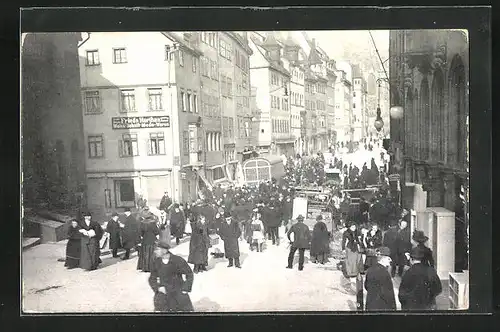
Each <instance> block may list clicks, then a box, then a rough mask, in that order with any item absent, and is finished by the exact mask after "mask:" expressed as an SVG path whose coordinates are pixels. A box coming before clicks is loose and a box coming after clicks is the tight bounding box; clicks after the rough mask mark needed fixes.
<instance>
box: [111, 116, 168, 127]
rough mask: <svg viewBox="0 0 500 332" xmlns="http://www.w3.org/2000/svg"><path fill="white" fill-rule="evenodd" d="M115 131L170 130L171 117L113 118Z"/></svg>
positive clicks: (112, 123)
mask: <svg viewBox="0 0 500 332" xmlns="http://www.w3.org/2000/svg"><path fill="white" fill-rule="evenodd" d="M111 125H112V128H113V129H137V128H168V127H170V117H169V116H134V117H113V118H111Z"/></svg>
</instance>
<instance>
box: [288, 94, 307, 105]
mask: <svg viewBox="0 0 500 332" xmlns="http://www.w3.org/2000/svg"><path fill="white" fill-rule="evenodd" d="M291 102H292V105H295V106H304V95H303V94H300V93H297V92H292V101H291Z"/></svg>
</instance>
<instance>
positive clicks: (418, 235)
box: [412, 230, 434, 267]
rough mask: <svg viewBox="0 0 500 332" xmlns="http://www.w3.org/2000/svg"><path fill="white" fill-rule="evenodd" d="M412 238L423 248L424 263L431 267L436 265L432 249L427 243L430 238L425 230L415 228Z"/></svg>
mask: <svg viewBox="0 0 500 332" xmlns="http://www.w3.org/2000/svg"><path fill="white" fill-rule="evenodd" d="M412 240H413V241H415V242H416V243H417V247H419V248H420V249H422V251H423V252H424V257H423V258H422V264H425V265H427V266H430V267H434V257H433V255H432V250H431V249H430V248H428V247H427V246H426V245H425V243H426V242H427V240H429V238H428V237H427V236H425V234H424V232H422V231H419V230H415V231H414V232H413V236H412Z"/></svg>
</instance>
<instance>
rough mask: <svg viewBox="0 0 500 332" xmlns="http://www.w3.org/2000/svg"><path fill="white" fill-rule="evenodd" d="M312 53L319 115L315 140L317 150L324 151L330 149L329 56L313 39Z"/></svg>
mask: <svg viewBox="0 0 500 332" xmlns="http://www.w3.org/2000/svg"><path fill="white" fill-rule="evenodd" d="M310 44H311V51H310V53H309V58H308V61H309V64H310V65H311V69H312V70H313V72H314V73H315V75H316V78H317V83H316V86H315V88H314V91H315V94H316V113H317V132H316V137H314V139H315V146H314V148H315V150H316V151H324V150H326V149H328V147H329V146H328V140H329V139H328V138H329V136H328V128H327V124H328V113H327V106H326V105H327V102H328V98H327V94H326V89H327V86H328V77H327V69H326V67H327V63H328V60H329V59H328V56H327V55H326V53H325V52H324V51H323V50H321V48H319V47H318V46H317V45H316V41H315V39H314V38H313V39H312V40H311V43H310Z"/></svg>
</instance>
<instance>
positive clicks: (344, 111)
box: [335, 69, 353, 146]
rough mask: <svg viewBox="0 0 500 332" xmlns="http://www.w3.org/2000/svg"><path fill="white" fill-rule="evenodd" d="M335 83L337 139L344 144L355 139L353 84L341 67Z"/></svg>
mask: <svg viewBox="0 0 500 332" xmlns="http://www.w3.org/2000/svg"><path fill="white" fill-rule="evenodd" d="M337 77H338V78H337V81H336V83H335V131H336V132H337V141H338V142H339V143H340V144H342V143H343V145H344V146H346V144H347V142H352V141H353V131H352V92H351V91H352V84H351V81H350V79H349V77H348V75H347V73H346V72H345V71H344V70H342V69H339V70H338V71H337Z"/></svg>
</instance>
